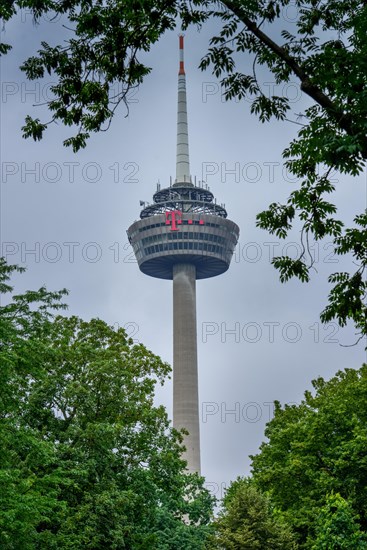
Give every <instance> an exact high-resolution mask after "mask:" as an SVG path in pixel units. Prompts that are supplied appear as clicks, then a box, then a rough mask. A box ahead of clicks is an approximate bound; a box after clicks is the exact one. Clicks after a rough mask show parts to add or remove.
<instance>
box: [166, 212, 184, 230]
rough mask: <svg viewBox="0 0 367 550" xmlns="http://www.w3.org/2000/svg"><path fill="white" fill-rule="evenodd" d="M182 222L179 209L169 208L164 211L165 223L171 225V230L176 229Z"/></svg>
mask: <svg viewBox="0 0 367 550" xmlns="http://www.w3.org/2000/svg"><path fill="white" fill-rule="evenodd" d="M181 223H182V212H181V210H171V211H170V212H166V225H172V227H171V231H178V227H177V226H178V225H181Z"/></svg>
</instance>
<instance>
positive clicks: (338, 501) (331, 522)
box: [312, 494, 367, 550]
mask: <svg viewBox="0 0 367 550" xmlns="http://www.w3.org/2000/svg"><path fill="white" fill-rule="evenodd" d="M365 548H367V538H366V537H365V536H364V535H363V534H362V533H361V531H360V528H359V525H358V523H357V522H356V520H355V518H354V515H353V511H352V510H351V507H350V505H349V504H348V502H347V501H346V500H344V498H342V497H341V496H340V495H339V494H336V495H334V494H332V495H330V496H328V497H327V500H326V505H325V506H324V507H323V508H322V509H321V511H320V515H319V517H318V520H317V528H316V542H315V544H314V545H313V546H312V550H358V549H360V550H364V549H365Z"/></svg>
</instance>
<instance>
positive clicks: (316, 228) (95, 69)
mask: <svg viewBox="0 0 367 550" xmlns="http://www.w3.org/2000/svg"><path fill="white" fill-rule="evenodd" d="M290 3H291V2H290V0H260V1H254V0H249V1H246V2H244V1H240V0H237V1H236V0H234V1H231V0H226V1H222V2H212V1H210V0H190V1H188V0H176V1H174V2H167V1H165V0H124V1H120V0H106V1H102V0H61V1H57V2H55V1H52V0H13V1H12V0H2V1H1V0H0V10H1V15H2V17H3V19H4V20H8V19H10V18H11V17H12V16H13V15H14V13H15V12H16V10H17V9H19V8H21V7H27V8H30V9H32V10H33V13H34V15H35V18H36V19H37V18H39V17H40V16H41V15H42V14H43V13H45V12H54V13H55V14H56V15H57V14H61V15H62V16H63V17H64V19H65V20H66V21H67V23H68V24H67V27H68V29H71V30H68V31H67V32H68V33H70V35H68V34H67V33H66V36H65V40H66V41H65V43H64V44H63V45H49V44H47V43H45V42H42V48H41V49H40V50H39V51H38V54H37V55H35V56H32V57H30V58H29V59H27V60H26V61H25V62H24V64H23V66H22V69H23V70H24V71H25V73H26V75H27V77H28V78H29V79H37V78H41V77H43V76H44V75H45V74H46V73H48V74H52V76H53V78H55V79H56V84H55V85H54V86H53V88H52V91H53V93H54V96H55V97H54V98H53V99H52V100H50V101H49V102H48V107H49V109H50V111H51V113H52V119H51V121H52V122H58V121H61V122H63V123H64V124H66V125H67V126H72V127H73V128H74V135H72V136H71V137H70V138H68V139H66V141H65V142H64V143H65V145H70V146H72V147H73V149H74V151H77V150H79V149H80V148H81V147H85V145H86V140H87V139H88V137H89V135H90V133H91V132H95V131H99V130H102V129H105V128H106V127H108V125H109V123H110V122H111V118H112V116H113V114H114V112H115V108H116V106H117V105H118V104H119V103H120V102H121V101H125V102H126V97H127V93H128V91H129V89H131V88H132V87H134V86H138V85H139V84H140V83H141V82H142V81H143V79H144V76H146V74H148V72H149V71H150V68H149V67H148V66H146V65H144V64H143V63H141V62H140V61H139V56H140V54H141V53H142V52H147V51H149V50H150V48H151V46H152V45H153V44H154V43H155V42H156V41H157V40H158V39H159V38H160V37H161V36H162V35H163V33H164V32H165V31H167V30H169V29H173V28H174V27H175V25H176V21H177V18H178V17H180V18H181V20H182V23H183V27H184V28H185V27H187V26H189V25H192V24H194V25H199V26H200V25H204V24H205V23H206V22H207V21H212V20H215V21H216V22H217V23H218V22H219V23H220V25H221V28H220V31H219V33H218V34H217V35H216V36H213V37H212V39H211V41H210V47H209V50H208V52H207V53H206V54H205V55H204V57H203V59H202V61H201V65H200V66H201V68H202V69H207V68H211V69H212V72H213V74H214V75H215V76H216V77H218V78H220V81H221V84H222V87H223V94H224V96H225V98H226V99H228V100H230V99H234V98H238V99H240V100H241V99H243V98H244V97H247V99H248V100H250V101H251V112H253V113H254V114H255V115H257V116H258V117H259V119H260V120H261V121H263V122H265V121H268V120H270V119H271V118H272V117H275V118H276V119H279V120H286V119H287V120H289V116H291V117H292V116H293V120H292V122H295V123H296V124H298V125H299V126H300V130H299V132H298V136H297V138H296V139H294V140H293V141H292V142H291V143H290V145H289V147H287V148H286V150H285V151H284V152H283V156H284V158H285V164H286V166H287V168H288V170H289V171H290V173H292V174H294V175H295V176H296V177H297V179H298V181H299V184H298V186H297V188H296V189H295V190H294V191H293V192H292V193H291V194H290V196H289V198H288V200H287V202H286V203H285V204H280V203H272V204H271V205H270V206H269V208H268V210H266V211H264V212H262V213H260V214H258V216H257V224H258V226H259V227H261V228H263V229H266V230H267V231H269V232H270V233H271V234H275V235H276V236H278V237H280V238H286V237H287V235H288V234H289V231H290V230H291V229H292V228H293V227H298V226H297V222H298V223H300V224H301V228H302V229H301V244H302V252H301V254H300V256H299V257H298V258H296V259H292V258H290V257H288V256H280V257H275V258H274V259H273V264H274V266H275V267H276V268H277V269H278V270H279V274H280V279H281V280H282V281H286V280H288V279H289V278H291V277H298V278H299V279H300V280H301V281H308V280H309V278H310V270H311V269H312V267H313V264H314V261H315V258H314V256H313V254H312V247H311V246H310V243H311V241H312V240H316V241H318V240H320V239H323V238H325V237H329V238H330V237H331V238H332V239H333V240H334V246H335V253H336V254H339V255H343V254H347V253H348V254H352V255H353V257H354V260H355V264H356V266H357V267H356V269H355V271H354V272H352V273H348V272H342V273H335V274H332V275H331V276H330V278H329V283H330V284H331V285H334V286H333V287H332V288H331V290H330V294H329V302H328V304H327V306H326V307H325V309H324V310H323V312H322V314H321V319H322V321H324V322H327V321H330V320H332V319H336V320H337V321H338V322H339V324H340V325H341V326H344V325H345V324H346V323H347V322H348V321H352V322H353V323H354V324H355V327H356V329H357V341H358V340H359V339H361V338H363V337H365V336H366V335H367V304H366V294H367V281H366V270H367V214H366V210H362V211H361V212H360V213H357V215H356V217H355V220H354V222H355V226H354V227H352V228H345V229H344V226H343V222H342V220H340V219H338V217H337V207H336V206H335V204H333V203H332V202H331V198H330V195H331V194H332V193H333V191H334V190H335V185H334V183H333V182H332V181H331V178H330V174H331V172H332V171H333V170H337V171H338V172H339V173H340V174H341V177H343V176H342V175H343V174H350V175H354V176H355V175H358V174H361V173H362V170H363V169H364V167H365V164H366V159H367V132H366V122H365V121H366V118H367V101H366V96H367V37H366V32H365V29H366V26H367V5H366V3H365V2H364V1H363V0H345V1H343V2H341V1H339V0H292V5H293V7H294V8H295V9H296V10H297V13H298V17H297V20H296V21H295V23H294V24H291V25H290V24H288V25H287V23H286V22H285V21H284V20H283V13H284V10H285V9H286V8H287V6H288V5H289V4H290ZM216 28H217V27H216ZM65 32H66V31H65ZM1 51H2V52H3V53H6V52H7V51H9V45H4V44H3V45H2V50H1ZM204 53H205V52H204ZM244 55H247V56H248V60H250V63H244V62H243V61H244V60H243V56H244ZM243 66H249V67H251V69H250V70H249V71H248V72H247V73H243V72H242V70H243V69H242V67H243ZM258 66H262V67H263V69H267V70H268V71H269V73H270V75H271V77H272V78H274V80H275V82H276V83H277V84H282V83H287V82H289V80H290V79H291V78H296V79H297V81H298V82H299V85H300V89H301V90H302V92H303V93H304V94H306V95H307V96H308V97H309V98H310V100H311V104H310V106H309V107H307V108H306V109H305V111H304V112H303V113H299V114H298V116H297V117H295V113H290V104H289V99H288V98H287V97H284V96H282V95H275V94H273V95H271V96H270V97H269V96H268V95H266V94H265V93H264V91H263V89H262V87H261V82H260V81H259V79H258V77H257V67H258ZM238 67H241V70H238ZM116 85H117V86H118V89H119V90H120V91H119V92H118V93H117V94H116V92H115V86H116ZM295 118H298V120H295ZM48 124H49V123H44V122H41V121H40V120H39V119H34V118H32V117H30V116H28V117H27V119H26V124H25V126H24V128H23V130H24V136H25V137H30V136H32V137H33V138H34V139H36V140H37V139H41V138H42V135H43V133H44V131H45V129H46V128H47V126H48Z"/></svg>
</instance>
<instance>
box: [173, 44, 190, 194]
mask: <svg viewBox="0 0 367 550" xmlns="http://www.w3.org/2000/svg"><path fill="white" fill-rule="evenodd" d="M179 52H180V65H179V71H178V98H177V153H176V181H175V183H186V184H190V183H191V176H190V158H189V132H188V123H187V100H186V74H185V64H184V35H183V34H180V35H179Z"/></svg>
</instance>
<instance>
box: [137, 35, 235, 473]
mask: <svg viewBox="0 0 367 550" xmlns="http://www.w3.org/2000/svg"><path fill="white" fill-rule="evenodd" d="M179 41H180V42H179V45H180V66H179V73H178V108H177V156H176V179H175V182H174V184H173V185H170V187H167V188H164V189H161V187H160V185H159V184H158V185H157V191H156V193H155V194H154V195H153V203H152V204H148V205H146V204H145V203H144V208H143V210H142V211H141V212H140V220H138V221H136V222H134V223H133V224H132V225H131V226H130V227H129V229H128V230H127V234H128V238H129V242H130V243H131V245H132V247H133V250H134V253H135V256H136V259H137V261H138V265H139V268H140V270H141V271H142V272H143V273H145V274H146V275H150V276H151V277H158V278H160V279H171V280H173V425H174V427H175V428H177V429H181V428H185V429H186V430H187V431H188V432H189V434H188V435H187V436H185V438H184V444H185V447H186V452H185V454H184V458H185V459H186V460H187V469H188V470H189V471H190V472H198V473H200V430H199V398H198V361H197V327H196V280H197V279H206V278H208V277H215V276H216V275H220V274H222V273H224V272H225V271H227V269H228V268H229V265H230V263H231V259H232V256H233V252H234V249H235V247H236V244H237V241H238V237H239V228H238V226H237V225H236V224H235V223H234V222H232V221H230V220H228V219H227V211H226V209H225V207H224V205H223V204H221V205H219V204H217V201H216V200H215V199H214V196H213V194H212V193H211V191H210V189H209V188H208V186H207V185H204V184H203V183H201V185H200V184H199V185H198V186H197V185H196V184H195V185H193V183H192V181H191V175H190V159H189V140H188V126H187V103H186V75H185V67H184V57H183V56H184V38H183V36H180V38H179Z"/></svg>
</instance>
